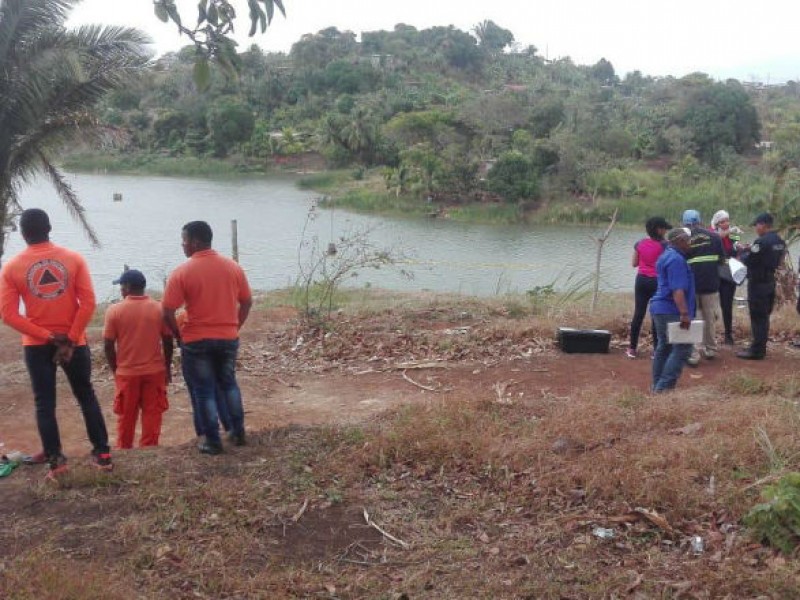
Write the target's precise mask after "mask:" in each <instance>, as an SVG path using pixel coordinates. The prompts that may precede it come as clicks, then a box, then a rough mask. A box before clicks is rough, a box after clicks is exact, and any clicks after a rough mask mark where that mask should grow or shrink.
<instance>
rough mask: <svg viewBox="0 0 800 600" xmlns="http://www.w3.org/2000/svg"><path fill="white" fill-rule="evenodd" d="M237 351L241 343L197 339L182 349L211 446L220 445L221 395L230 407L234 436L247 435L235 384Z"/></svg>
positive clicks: (203, 426) (189, 379) (187, 381)
mask: <svg viewBox="0 0 800 600" xmlns="http://www.w3.org/2000/svg"><path fill="white" fill-rule="evenodd" d="M238 351H239V340H211V339H207V340H198V341H196V342H189V343H188V344H183V346H182V348H181V358H182V359H183V363H184V369H185V370H184V377H185V378H186V385H187V387H188V388H189V389H190V390H192V391H193V392H194V404H195V405H196V406H194V407H193V408H194V409H195V410H196V411H197V412H198V413H199V416H200V418H199V421H198V422H199V424H201V426H202V432H203V434H204V435H205V436H206V440H207V441H208V442H209V443H211V444H219V443H220V437H219V414H218V412H217V398H216V397H217V394H218V393H219V394H220V395H221V396H222V401H223V402H224V403H225V405H226V406H227V408H228V415H229V417H230V424H231V433H233V434H234V435H243V434H244V409H243V407H242V394H241V392H240V391H239V384H238V383H236V355H237V354H238ZM217 390H219V391H217Z"/></svg>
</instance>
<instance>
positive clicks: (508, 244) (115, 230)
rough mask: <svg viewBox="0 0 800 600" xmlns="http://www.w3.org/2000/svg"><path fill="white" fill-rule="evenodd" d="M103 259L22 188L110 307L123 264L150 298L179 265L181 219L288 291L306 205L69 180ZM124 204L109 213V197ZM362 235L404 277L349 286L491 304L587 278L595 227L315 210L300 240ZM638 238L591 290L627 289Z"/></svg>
mask: <svg viewBox="0 0 800 600" xmlns="http://www.w3.org/2000/svg"><path fill="white" fill-rule="evenodd" d="M69 181H70V182H71V183H72V185H73V187H74V188H75V190H76V192H77V193H78V195H79V197H80V198H81V200H82V202H83V205H84V207H85V208H86V210H87V214H88V216H89V220H90V222H91V223H92V225H93V226H94V228H95V230H96V231H97V232H98V234H99V237H100V240H101V242H102V248H100V249H95V248H92V247H91V245H90V244H89V242H88V240H87V239H86V238H85V236H84V234H83V233H82V232H81V230H80V228H79V227H78V226H77V225H76V224H75V222H74V221H73V220H72V219H71V217H70V216H69V215H68V213H67V211H66V209H65V208H64V207H63V205H62V204H61V203H60V201H59V200H58V199H57V197H56V195H55V192H54V191H53V189H52V188H51V187H50V185H49V184H48V183H47V182H45V181H43V180H42V181H37V182H36V183H34V184H32V185H31V186H29V187H27V188H24V189H23V190H22V193H21V200H22V204H23V206H24V207H26V208H29V207H40V208H43V209H45V210H47V211H48V213H49V214H50V218H51V221H52V224H53V233H52V235H51V239H52V240H53V241H54V242H55V243H57V244H62V245H65V246H68V247H70V248H73V249H75V250H78V251H79V252H81V253H82V254H83V255H84V256H85V257H86V259H87V260H88V262H89V266H90V269H91V271H92V276H93V279H94V283H95V286H96V291H97V295H98V298H100V299H109V298H113V297H116V295H117V293H118V292H117V290H116V289H115V286H113V285H112V284H111V281H112V280H113V279H114V278H115V277H117V276H118V275H119V273H120V272H121V270H122V267H123V265H124V264H128V265H130V266H131V267H132V268H138V269H141V270H142V271H143V272H144V273H145V275H147V277H148V287H151V288H153V289H161V288H162V287H163V280H164V278H165V276H166V275H167V274H168V273H169V272H170V271H171V270H172V269H173V268H175V266H176V265H178V264H180V263H181V262H182V261H184V260H185V258H184V256H183V253H182V251H181V245H180V241H181V240H180V231H181V227H182V226H183V224H185V223H186V222H187V221H191V220H205V221H208V222H209V223H210V224H211V226H212V228H213V229H214V235H215V239H214V247H215V248H216V249H217V250H219V251H220V252H222V253H225V254H228V255H230V252H231V220H232V219H236V220H237V221H238V237H239V254H240V262H241V264H242V266H243V267H244V268H245V270H246V271H247V274H248V277H249V279H250V282H251V285H252V286H253V287H254V288H256V289H261V290H269V289H275V288H282V287H285V286H287V285H288V284H290V283H293V282H294V281H295V280H296V277H297V274H298V249H299V247H300V245H301V241H302V240H303V229H304V226H305V224H306V221H307V215H308V212H309V209H310V208H311V207H312V205H313V203H314V198H315V194H314V193H313V192H308V191H303V190H300V189H298V188H297V187H296V186H295V183H294V181H295V180H293V179H291V178H281V177H275V178H269V179H265V178H257V179H256V178H252V179H250V178H246V179H238V180H206V179H184V178H174V177H149V176H148V177H142V176H120V175H85V174H81V175H70V176H69ZM117 192H118V193H121V194H122V195H123V200H122V201H121V202H114V201H113V200H112V198H113V195H114V193H117ZM366 228H369V229H370V234H369V238H370V240H372V241H373V242H374V243H375V244H376V245H377V246H380V247H392V248H397V249H401V250H402V251H403V252H404V253H405V254H406V255H407V256H408V263H407V264H404V265H403V268H406V269H408V270H410V271H411V272H412V273H413V275H414V277H413V279H411V280H407V279H405V278H403V277H402V276H401V275H400V274H399V272H398V271H397V270H395V269H392V268H388V269H383V270H380V271H374V270H367V271H364V272H362V273H360V275H359V276H358V277H357V278H354V279H353V280H351V281H350V283H349V285H354V286H365V285H373V286H376V287H383V288H388V289H397V290H435V291H448V292H458V293H464V294H474V295H479V296H490V295H494V294H497V293H504V292H509V291H511V292H524V291H526V290H529V289H531V288H533V287H534V286H542V285H548V284H550V283H555V285H556V287H558V288H561V289H565V288H570V287H573V286H574V285H576V283H577V282H578V281H580V280H581V279H582V278H586V277H587V276H589V275H590V274H591V273H593V271H594V261H595V247H596V246H595V243H594V241H593V240H592V239H591V236H596V235H600V234H601V233H602V231H603V229H604V228H601V227H597V228H580V227H562V226H521V225H520V226H494V225H466V224H462V223H454V222H451V221H448V220H446V219H425V218H422V219H387V218H382V217H373V216H369V215H357V214H353V213H347V212H344V211H342V210H320V211H318V215H317V218H316V219H315V220H314V221H313V222H311V223H310V225H309V227H308V229H307V231H306V234H305V236H306V237H305V239H307V240H309V239H311V237H312V236H314V235H316V236H318V239H319V241H320V242H321V243H322V244H323V247H326V246H327V244H328V242H330V241H334V242H335V241H336V240H337V238H338V237H339V236H341V235H343V234H346V233H347V232H352V231H360V230H364V229H366ZM643 234H644V231H643V228H642V231H639V230H634V229H625V228H616V229H615V230H614V231H613V232H612V234H611V237H610V238H609V240H608V241H607V242H606V244H605V247H604V249H603V268H602V275H601V287H602V289H605V290H619V291H629V290H632V289H633V280H634V274H635V273H634V269H633V268H631V266H630V257H631V252H632V247H633V243H634V242H635V241H636V240H637V239H639V238H641V237H642V236H643ZM23 246H24V242H23V241H22V239H21V238H20V235H19V233H17V232H13V233H11V235H10V238H9V241H8V246H7V249H6V256H10V255H12V254H14V253H16V252H17V251H19V250H20V249H21V248H22V247H23Z"/></svg>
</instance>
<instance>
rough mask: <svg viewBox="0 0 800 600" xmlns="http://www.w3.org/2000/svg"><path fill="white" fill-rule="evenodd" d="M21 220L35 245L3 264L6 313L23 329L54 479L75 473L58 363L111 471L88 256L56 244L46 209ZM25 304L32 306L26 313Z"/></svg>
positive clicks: (99, 462) (0, 301) (99, 457)
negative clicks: (93, 347) (96, 367)
mask: <svg viewBox="0 0 800 600" xmlns="http://www.w3.org/2000/svg"><path fill="white" fill-rule="evenodd" d="M19 223H20V231H21V232H22V237H23V239H24V240H25V243H26V244H27V245H28V246H27V248H26V249H25V250H23V251H22V252H20V253H19V254H17V255H16V256H14V257H13V258H11V259H10V260H9V261H8V262H7V263H6V264H5V265H4V266H3V270H2V275H0V317H2V319H3V321H4V322H5V324H6V325H8V326H9V327H12V328H14V329H16V330H17V331H19V332H20V333H22V343H23V346H24V354H25V366H26V367H27V369H28V374H29V375H30V379H31V387H32V388H33V395H34V401H35V404H36V425H37V427H38V429H39V436H40V437H41V440H42V449H43V460H45V461H47V462H48V463H49V464H50V472H49V473H48V477H49V478H52V479H55V478H56V477H57V476H59V475H61V474H62V473H64V472H65V471H66V470H67V459H66V457H65V456H64V454H63V453H62V448H61V436H60V433H59V428H58V421H57V419H56V367H57V366H58V365H61V368H62V369H63V371H64V373H65V374H66V376H67V379H68V380H69V383H70V387H71V388H72V392H73V394H74V395H75V398H76V399H77V400H78V403H79V404H80V407H81V413H82V415H83V419H84V422H85V424H86V431H87V434H88V436H89V440H90V441H91V443H92V457H93V462H94V464H95V466H97V467H98V468H100V469H103V470H106V471H107V470H111V469H112V468H113V463H112V461H111V454H110V452H109V448H108V434H107V432H106V424H105V420H104V419H103V413H102V412H101V410H100V405H99V404H98V402H97V396H96V395H95V393H94V388H93V387H92V381H91V374H92V373H91V372H92V362H91V355H90V353H89V347H88V346H87V345H86V326H87V324H88V323H89V321H90V319H91V318H92V314H93V313H94V309H95V298H94V290H93V288H92V280H91V277H90V275H89V268H88V266H87V265H86V261H85V260H84V258H83V257H82V256H81V255H80V254H78V253H77V252H74V251H72V250H69V249H67V248H63V247H61V246H56V245H55V244H53V243H52V242H51V241H50V231H51V227H50V218H49V217H48V215H47V213H46V212H45V211H43V210H41V209H38V208H31V209H28V210H25V211H23V213H22V215H21V216H20V220H19ZM20 302H22V303H23V304H24V305H25V313H24V314H21V313H20ZM37 462H38V461H37Z"/></svg>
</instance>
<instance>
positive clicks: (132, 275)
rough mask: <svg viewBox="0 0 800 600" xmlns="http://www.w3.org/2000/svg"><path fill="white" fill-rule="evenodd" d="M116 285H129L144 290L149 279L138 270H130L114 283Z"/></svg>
mask: <svg viewBox="0 0 800 600" xmlns="http://www.w3.org/2000/svg"><path fill="white" fill-rule="evenodd" d="M112 283H113V284H114V285H122V284H123V283H124V284H127V285H129V286H131V287H134V288H144V287H146V286H147V279H145V276H144V274H143V273H142V272H141V271H137V270H136V269H128V270H127V271H125V272H124V273H123V274H122V275H120V276H119V278H118V279H115V280H114V281H113V282H112Z"/></svg>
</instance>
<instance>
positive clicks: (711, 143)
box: [678, 80, 761, 164]
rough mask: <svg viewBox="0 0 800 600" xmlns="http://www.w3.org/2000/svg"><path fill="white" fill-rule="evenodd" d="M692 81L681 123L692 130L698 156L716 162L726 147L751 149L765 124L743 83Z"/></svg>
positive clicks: (739, 149)
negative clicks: (762, 125)
mask: <svg viewBox="0 0 800 600" xmlns="http://www.w3.org/2000/svg"><path fill="white" fill-rule="evenodd" d="M690 84H691V88H690V91H689V93H688V96H687V100H686V103H685V105H684V107H683V110H682V111H681V113H680V114H679V115H678V125H680V126H683V127H685V128H687V129H689V130H690V131H691V135H692V142H693V144H694V147H695V148H696V152H697V157H698V158H700V159H702V160H704V161H705V162H708V163H712V164H714V163H716V162H718V160H719V158H720V156H721V154H720V153H721V152H722V149H723V148H724V147H730V148H733V149H734V150H735V151H736V152H738V153H739V154H742V153H744V152H746V151H748V150H750V149H751V148H752V147H753V145H754V144H755V143H756V142H757V141H758V139H759V137H760V134H761V124H760V122H759V119H758V114H757V113H756V110H755V107H754V106H753V103H752V101H751V100H750V96H748V95H747V92H746V91H745V89H744V88H743V87H742V85H741V84H740V83H739V82H738V81H736V80H728V81H726V82H725V83H715V82H705V81H702V80H700V81H699V82H697V83H695V81H692V82H690Z"/></svg>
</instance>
